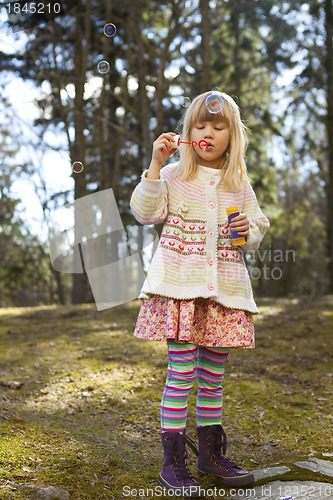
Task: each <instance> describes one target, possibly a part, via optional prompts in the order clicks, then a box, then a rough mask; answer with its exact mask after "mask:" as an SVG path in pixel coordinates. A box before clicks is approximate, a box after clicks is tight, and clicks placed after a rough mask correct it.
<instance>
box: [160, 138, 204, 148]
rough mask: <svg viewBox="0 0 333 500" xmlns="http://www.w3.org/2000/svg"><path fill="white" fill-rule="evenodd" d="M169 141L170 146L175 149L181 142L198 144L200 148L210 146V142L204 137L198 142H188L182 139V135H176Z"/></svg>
mask: <svg viewBox="0 0 333 500" xmlns="http://www.w3.org/2000/svg"><path fill="white" fill-rule="evenodd" d="M169 142H170V146H171V147H172V148H174V149H178V148H179V146H180V145H181V144H190V145H192V146H198V147H199V148H200V149H206V148H208V142H207V141H205V139H202V140H201V141H199V142H196V141H192V142H186V141H181V140H180V135H175V136H174V138H173V139H172V140H169Z"/></svg>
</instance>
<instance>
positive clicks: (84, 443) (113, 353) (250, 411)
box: [0, 296, 333, 500]
mask: <svg viewBox="0 0 333 500" xmlns="http://www.w3.org/2000/svg"><path fill="white" fill-rule="evenodd" d="M257 302H258V305H259V308H260V310H261V312H262V314H261V315H260V316H257V317H256V318H255V323H256V345H257V347H256V349H252V350H242V349H239V350H235V351H233V352H232V353H231V355H230V356H229V359H228V361H227V365H226V376H225V381H224V410H223V412H224V417H223V423H224V427H225V430H226V432H227V435H228V438H229V440H228V452H227V454H228V455H229V456H230V457H231V458H232V459H233V460H235V461H239V462H240V463H241V464H243V465H244V466H245V467H247V468H249V469H259V468H264V467H269V466H275V465H277V464H281V465H287V466H289V467H290V468H291V472H289V473H287V474H285V475H283V480H285V479H286V480H319V479H318V475H317V474H315V473H313V472H311V471H309V470H306V469H301V468H298V467H296V466H295V465H294V462H296V461H299V460H304V459H306V458H308V457H309V456H314V457H318V458H325V459H326V460H328V459H329V458H327V457H323V456H322V453H324V452H332V451H333V450H332V433H331V432H330V430H329V429H331V428H332V419H333V411H332V397H331V394H332V385H333V381H332V377H333V373H332V371H333V369H332V366H333V364H332V353H333V337H332V331H333V307H332V306H333V296H326V297H322V298H320V299H317V300H314V301H312V302H310V301H307V300H306V299H293V300H287V299H285V300H282V299H261V300H258V301H257ZM139 306H140V302H139V301H133V302H130V303H128V304H125V305H123V306H119V307H117V308H113V309H109V310H106V311H103V312H98V311H97V310H96V308H95V305H93V304H89V305H86V304H85V305H78V306H40V307H32V308H6V309H0V405H1V406H0V499H6V500H7V499H8V500H9V499H22V498H29V492H28V490H22V489H19V488H18V485H19V484H26V485H29V484H30V485H32V484H46V485H52V486H59V487H62V488H65V489H66V490H68V491H69V492H70V495H71V497H70V498H71V500H76V499H77V500H79V499H80V500H85V499H89V500H104V499H112V498H115V499H118V498H119V499H121V498H130V497H129V496H128V495H126V494H125V493H126V492H128V491H129V488H131V489H136V490H138V496H136V498H148V497H145V496H144V495H141V496H140V495H139V493H140V492H139V490H140V489H147V488H154V487H155V486H157V484H158V483H157V480H156V478H157V476H158V473H159V471H160V468H161V463H162V450H161V444H160V437H159V407H160V399H161V394H162V390H163V387H164V382H165V377H166V367H167V362H166V345H165V343H161V342H147V341H142V340H139V339H136V338H135V337H134V336H133V329H134V326H135V321H136V317H137V314H138V310H139ZM10 381H12V382H13V381H15V382H18V383H19V385H18V384H16V386H18V387H17V388H15V385H13V384H11V385H8V382H10ZM6 383H7V385H6ZM195 398H196V388H195V389H194V390H193V392H192V394H191V396H190V402H189V418H188V425H187V428H188V431H187V432H188V434H189V435H190V436H193V437H194V436H195V425H196V423H195V418H194V415H195ZM189 456H190V461H189V463H190V468H191V470H192V471H193V472H194V473H195V472H196V471H195V461H196V460H195V457H194V455H193V454H192V452H191V451H190V450H189ZM281 478H282V476H281ZM320 480H322V481H328V482H329V481H330V480H331V478H329V477H326V476H322V475H320ZM268 481H269V480H265V481H264V480H262V481H261V482H258V483H257V484H256V485H260V484H263V483H265V482H268ZM200 484H201V485H202V486H203V487H214V486H220V485H219V483H216V482H215V481H214V480H213V479H212V478H204V479H200ZM15 485H16V486H15ZM125 486H127V487H128V488H127V490H124V489H123V488H124V487H125ZM15 487H16V489H14V488H15ZM27 495H28V496H27ZM150 498H151V497H150Z"/></svg>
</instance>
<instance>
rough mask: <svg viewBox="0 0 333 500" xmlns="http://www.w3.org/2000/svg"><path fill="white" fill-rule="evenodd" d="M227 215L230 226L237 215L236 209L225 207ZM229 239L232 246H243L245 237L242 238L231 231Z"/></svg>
mask: <svg viewBox="0 0 333 500" xmlns="http://www.w3.org/2000/svg"><path fill="white" fill-rule="evenodd" d="M226 211H227V214H228V221H229V224H231V221H232V219H233V218H234V217H237V215H239V211H238V207H237V206H236V207H227V208H226ZM230 232H231V238H232V244H233V245H234V246H235V245H244V244H245V243H246V240H245V237H244V236H239V234H238V232H237V231H231V228H230Z"/></svg>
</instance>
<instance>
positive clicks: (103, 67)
mask: <svg viewBox="0 0 333 500" xmlns="http://www.w3.org/2000/svg"><path fill="white" fill-rule="evenodd" d="M97 70H98V72H99V73H100V74H101V75H106V73H108V72H109V71H110V64H109V63H108V62H107V61H100V62H99V63H98V64H97Z"/></svg>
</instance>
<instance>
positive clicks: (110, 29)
mask: <svg viewBox="0 0 333 500" xmlns="http://www.w3.org/2000/svg"><path fill="white" fill-rule="evenodd" d="M103 31H104V35H106V36H108V37H109V38H110V37H111V36H114V35H115V34H116V31H117V28H116V27H115V25H114V24H112V23H107V24H106V25H105V26H104V28H103Z"/></svg>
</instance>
